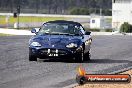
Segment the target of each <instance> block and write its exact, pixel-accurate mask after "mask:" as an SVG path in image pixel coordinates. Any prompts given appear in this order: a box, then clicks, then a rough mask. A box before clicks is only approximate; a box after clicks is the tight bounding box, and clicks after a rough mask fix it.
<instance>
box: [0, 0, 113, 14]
mask: <svg viewBox="0 0 132 88" xmlns="http://www.w3.org/2000/svg"><path fill="white" fill-rule="evenodd" d="M18 6H20V12H22V13H44V14H75V15H80V14H82V15H89V14H91V13H97V14H99V13H100V11H101V12H102V14H104V15H111V8H112V0H0V12H11V13H13V12H16V11H17V8H18Z"/></svg>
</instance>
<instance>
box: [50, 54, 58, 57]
mask: <svg viewBox="0 0 132 88" xmlns="http://www.w3.org/2000/svg"><path fill="white" fill-rule="evenodd" d="M49 56H54V57H57V56H58V54H49Z"/></svg>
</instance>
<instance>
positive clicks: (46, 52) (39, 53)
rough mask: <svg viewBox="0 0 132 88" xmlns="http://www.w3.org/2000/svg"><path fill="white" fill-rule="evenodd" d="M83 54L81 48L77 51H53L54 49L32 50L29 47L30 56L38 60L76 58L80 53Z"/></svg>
mask: <svg viewBox="0 0 132 88" xmlns="http://www.w3.org/2000/svg"><path fill="white" fill-rule="evenodd" d="M80 52H81V47H79V48H77V49H71V50H70V49H69V50H65V49H52V48H39V49H37V48H30V47H29V54H30V55H33V56H36V57H38V58H43V59H44V58H50V57H51V58H55V57H56V58H58V57H62V58H67V57H75V56H76V55H77V54H78V53H80Z"/></svg>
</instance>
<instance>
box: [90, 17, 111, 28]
mask: <svg viewBox="0 0 132 88" xmlns="http://www.w3.org/2000/svg"><path fill="white" fill-rule="evenodd" d="M90 28H97V29H107V28H111V24H110V23H108V22H107V19H106V18H104V16H99V15H91V17H90Z"/></svg>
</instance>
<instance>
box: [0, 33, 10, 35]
mask: <svg viewBox="0 0 132 88" xmlns="http://www.w3.org/2000/svg"><path fill="white" fill-rule="evenodd" d="M0 36H12V35H11V34H4V33H0Z"/></svg>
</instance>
